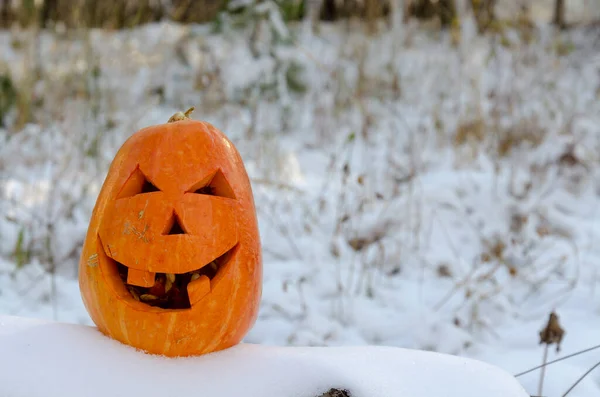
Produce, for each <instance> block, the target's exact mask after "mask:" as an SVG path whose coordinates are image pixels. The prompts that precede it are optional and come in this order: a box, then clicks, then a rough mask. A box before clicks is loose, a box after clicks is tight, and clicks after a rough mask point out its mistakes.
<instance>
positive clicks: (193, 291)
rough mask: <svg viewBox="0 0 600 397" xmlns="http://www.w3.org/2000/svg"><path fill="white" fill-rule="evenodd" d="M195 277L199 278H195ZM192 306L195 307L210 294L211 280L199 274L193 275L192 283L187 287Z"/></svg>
mask: <svg viewBox="0 0 600 397" xmlns="http://www.w3.org/2000/svg"><path fill="white" fill-rule="evenodd" d="M195 275H198V277H196V278H194V276H195ZM187 291H188V296H189V299H190V305H194V304H195V303H196V302H198V301H200V299H202V298H204V297H205V296H206V295H207V294H208V293H209V292H210V279H209V278H208V277H206V276H205V275H199V274H198V273H194V274H192V281H190V283H189V284H188V286H187Z"/></svg>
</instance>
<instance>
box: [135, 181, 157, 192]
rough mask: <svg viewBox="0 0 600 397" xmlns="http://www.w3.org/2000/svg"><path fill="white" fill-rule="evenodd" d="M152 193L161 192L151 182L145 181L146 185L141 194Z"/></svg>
mask: <svg viewBox="0 0 600 397" xmlns="http://www.w3.org/2000/svg"><path fill="white" fill-rule="evenodd" d="M152 192H160V190H158V188H157V187H156V186H154V185H153V184H152V182H150V181H149V180H147V179H146V180H145V181H144V185H143V186H142V191H141V192H140V193H152Z"/></svg>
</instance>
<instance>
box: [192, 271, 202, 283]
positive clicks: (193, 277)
mask: <svg viewBox="0 0 600 397" xmlns="http://www.w3.org/2000/svg"><path fill="white" fill-rule="evenodd" d="M199 278H200V273H197V272H194V273H192V280H191V281H194V280H198V279H199Z"/></svg>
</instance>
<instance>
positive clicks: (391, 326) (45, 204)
mask: <svg viewBox="0 0 600 397" xmlns="http://www.w3.org/2000/svg"><path fill="white" fill-rule="evenodd" d="M463 28H464V29H463V31H462V33H461V35H462V36H461V42H460V44H459V45H458V46H456V47H453V46H452V45H451V43H450V42H451V40H450V33H449V32H442V33H439V32H437V31H431V30H429V29H428V28H426V27H423V28H418V27H416V26H415V25H412V24H411V25H408V26H407V27H405V28H403V30H402V32H401V37H400V38H399V37H396V36H394V34H393V33H390V32H386V33H384V34H381V35H379V36H376V37H371V38H366V36H365V35H364V34H363V33H362V32H361V30H360V29H359V28H354V27H350V30H348V31H347V30H346V29H347V27H346V25H345V24H343V23H342V24H336V25H328V24H323V25H322V27H321V30H320V32H319V33H318V34H314V35H298V34H297V29H293V27H292V28H291V29H290V31H291V32H292V33H294V34H296V35H295V38H294V40H295V41H294V42H293V43H292V44H291V45H288V46H286V45H283V44H281V45H277V46H276V48H275V49H274V51H272V52H270V51H267V50H265V48H269V46H272V45H273V44H272V41H271V39H272V37H270V36H269V32H272V31H273V30H269V29H264V30H263V33H264V34H265V37H263V38H261V39H260V40H259V41H260V44H261V45H259V46H257V48H255V54H254V55H253V51H252V50H251V49H250V48H249V45H248V37H249V35H248V32H239V31H236V30H234V29H232V28H229V27H227V26H224V27H222V31H221V32H219V33H213V31H212V28H211V26H179V25H176V24H170V23H160V24H152V25H148V26H143V27H139V28H135V29H130V30H124V31H119V32H111V31H97V30H92V31H89V32H87V33H85V34H84V35H77V34H72V33H70V34H60V33H58V34H50V33H47V32H46V33H43V34H42V35H41V36H40V38H39V41H32V40H31V39H30V37H29V36H28V34H27V33H25V32H19V31H18V30H15V31H10V32H9V31H3V32H0V54H2V55H1V57H0V73H4V72H5V71H9V72H10V74H11V76H12V77H13V79H14V80H15V83H16V84H18V86H19V87H30V88H31V90H32V98H33V99H34V100H35V105H34V106H35V108H34V112H33V118H32V120H30V122H29V123H27V124H25V125H24V126H23V127H22V128H20V129H18V130H16V131H15V130H14V129H12V128H11V127H6V128H2V127H0V313H2V314H5V315H11V316H21V317H32V318H39V319H48V320H56V321H62V322H67V323H73V324H81V325H87V326H89V325H92V323H91V320H90V318H89V316H88V314H87V312H86V311H85V308H84V306H83V304H82V301H81V297H80V294H79V290H78V284H77V265H78V259H79V253H80V250H81V245H82V243H83V239H84V237H85V232H86V229H87V222H88V221H89V217H90V215H91V211H92V208H93V206H94V203H95V200H96V198H97V194H98V191H99V188H100V186H101V184H102V182H103V180H104V177H105V175H106V171H107V168H108V164H109V163H110V161H111V160H112V158H113V157H114V155H115V153H116V151H117V150H118V148H119V147H120V146H121V145H122V143H123V142H124V141H125V139H126V138H127V137H129V136H130V135H131V134H132V133H134V132H135V131H136V130H137V129H139V128H141V127H145V126H148V125H152V124H157V123H164V122H165V121H166V120H167V119H168V118H169V117H170V116H171V115H172V114H173V113H175V112H176V111H180V110H185V109H187V108H188V107H189V106H192V105H194V106H196V111H195V112H194V113H193V118H196V119H202V120H206V121H209V122H211V123H213V124H214V125H215V126H216V127H217V128H219V129H221V130H222V131H224V132H225V133H226V134H227V135H228V136H229V137H230V138H231V139H232V141H233V142H234V144H235V145H236V146H237V148H238V149H239V150H240V152H241V154H242V157H243V159H244V161H245V163H246V166H247V169H248V172H249V174H250V177H251V180H252V185H253V192H254V196H255V201H256V205H257V215H258V218H259V225H260V232H261V241H262V247H263V254H264V283H263V296H262V301H261V307H260V313H259V318H258V320H257V322H256V324H255V326H254V327H253V328H252V330H251V331H250V333H249V334H248V335H247V337H246V339H245V343H248V344H251V345H249V346H244V347H241V349H238V350H237V351H236V350H234V352H240V353H239V354H242V353H241V352H245V351H246V350H248V349H257V347H256V346H255V345H261V346H278V347H283V346H296V347H308V346H322V347H323V346H328V347H332V346H338V347H340V346H346V345H353V346H360V345H362V346H367V345H371V346H372V345H379V346H396V347H401V348H408V349H420V350H431V351H436V352H441V353H447V354H452V355H456V356H460V357H470V358H475V359H479V360H483V361H486V362H488V363H491V364H493V365H497V366H499V367H501V368H503V369H504V370H506V371H507V372H508V373H510V374H516V373H518V372H521V371H523V370H526V369H528V368H531V367H534V366H536V365H539V364H540V363H541V360H542V356H543V351H544V347H543V346H540V345H539V335H538V332H539V331H540V330H541V329H542V327H543V326H544V325H545V322H546V320H547V318H548V314H549V313H550V311H552V310H556V312H557V313H558V315H559V316H560V321H561V324H562V326H563V327H564V328H565V329H566V334H565V337H564V340H563V342H562V344H561V348H562V350H561V351H560V352H556V351H555V347H554V346H551V347H550V349H549V352H548V360H553V359H556V358H558V357H561V356H565V355H567V354H570V353H573V352H576V351H578V350H581V349H584V348H587V347H590V346H593V345H597V344H598V343H600V336H599V334H598V329H600V301H599V299H598V291H597V288H598V283H599V277H598V275H599V270H600V245H599V244H598V241H600V211H599V210H600V208H599V206H598V204H599V203H600V172H599V170H600V167H599V165H600V155H599V153H600V40H598V32H597V31H595V30H594V29H593V28H577V29H574V30H570V31H566V32H554V31H553V30H552V29H551V28H550V27H548V26H546V25H540V26H538V28H539V30H536V31H535V33H534V34H533V36H532V38H531V37H530V38H531V40H532V41H531V42H530V43H529V44H528V43H525V42H524V40H521V36H520V34H519V33H518V32H515V31H511V30H507V31H506V32H505V34H504V36H503V37H502V38H501V39H499V38H498V37H494V38H491V37H477V36H474V35H473V32H474V30H475V29H474V27H473V25H472V23H471V24H469V23H468V21H465V23H464V25H463ZM32 43H35V45H37V46H38V47H36V48H32V47H31V46H32V45H33V44H32ZM28 54H29V55H28ZM31 54H37V56H38V57H39V59H43V62H41V63H40V65H39V69H38V70H36V71H35V73H34V72H33V71H32V70H31V68H32V67H31V65H32V64H33V63H32V59H31V57H30V55H31ZM273 54H275V55H273ZM292 61H293V62H294V64H296V65H300V66H301V68H302V73H299V75H298V79H300V80H301V81H302V84H303V88H304V90H302V89H300V90H298V87H295V88H294V87H293V86H294V84H288V82H287V79H288V78H289V77H290V75H289V73H286V70H288V69H286V68H289V66H290V64H291V62H292ZM28 73H29V75H36V76H38V77H36V78H35V79H34V80H33V84H32V85H30V83H31V80H29V79H28V78H27V76H29V75H28ZM18 116H19V114H18V112H17V111H16V110H15V109H12V110H11V112H9V114H8V115H7V116H6V122H7V124H8V125H9V126H12V125H14V124H15V123H16V122H17V120H18ZM506 147H508V148H511V150H509V151H504V149H505V148H506ZM353 247H354V248H353ZM17 264H20V265H21V266H20V268H17ZM40 327H41V325H40ZM52 327H58V325H52V324H47V325H44V326H43V329H46V330H48V332H51V331H50V330H51V329H52ZM60 327H63V328H61V329H64V330H65V332H67V333H68V332H73V337H74V338H83V339H85V338H88V337H89V338H90V339H93V338H94V337H95V336H94V331H93V330H91V329H88V328H77V327H73V328H70V327H65V326H60ZM32 329H33V330H34V329H35V327H33V328H32ZM39 329H40V330H41V329H42V328H39ZM80 329H82V330H84V329H85V330H86V331H81V332H80V331H79V330H80ZM76 330H77V331H76ZM61 332H62V331H61ZM25 335H26V334H25ZM31 335H32V336H33V335H39V334H35V333H33V334H31ZM40 337H41V336H40ZM37 342H39V341H36V340H32V343H37ZM103 343H108V342H103ZM57 348H58V347H57ZM94 348H95V347H94ZM62 349H63V350H62V351H63V352H68V351H69V346H68V345H64V346H62ZM259 351H260V354H262V353H263V352H264V353H265V354H267V352H274V353H273V354H275V353H277V354H280V353H279V352H284V351H286V350H277V349H274V350H269V349H267V348H266V347H265V350H264V351H263V350H259ZM292 351H293V350H292ZM298 351H302V350H298ZM70 354H75V353H70ZM81 354H83V353H81ZM124 354H129V353H124ZM228 354H234V353H228ZM235 354H238V353H235ZM282 354H283V353H282ZM319 354H327V353H319ZM382 354H384V353H382ZM385 354H388V353H385ZM223 357H225V356H223ZM286 357H287V356H286ZM17 359H18V358H17V357H15V358H14V360H17ZM91 359H93V360H95V359H97V357H95V356H94V355H92V354H90V360H91ZM12 360H13V357H10V358H7V357H6V356H2V357H0V364H1V365H10V361H12ZM7 361H8V363H7ZM598 361H600V351H593V352H589V353H586V354H585V355H580V356H577V357H573V358H570V359H568V360H564V361H561V362H558V363H556V364H552V365H551V366H549V367H548V368H547V370H546V373H545V378H544V379H545V381H544V387H543V393H542V395H544V396H547V397H554V396H561V395H562V394H563V393H564V392H565V391H566V390H567V389H568V388H569V387H570V386H571V385H572V384H573V383H574V382H575V381H576V380H577V379H578V377H579V376H581V375H583V374H584V373H585V371H587V370H588V369H589V368H590V367H591V366H592V365H594V364H595V363H596V362H598ZM148 365H150V364H148ZM198 365H200V364H198ZM539 374H540V372H539V371H534V372H532V373H529V374H527V375H525V376H522V377H518V378H517V379H518V381H519V382H520V383H521V384H522V385H523V386H524V388H525V390H527V392H528V393H529V394H531V395H537V394H538V379H539ZM508 384H510V383H508ZM32 387H33V386H32ZM507 387H508V386H507ZM594 395H600V371H597V372H592V373H591V374H590V375H588V376H587V377H586V378H585V379H584V380H583V381H582V382H581V383H579V384H578V385H577V387H576V388H575V389H573V391H572V392H571V393H569V397H588V396H594Z"/></svg>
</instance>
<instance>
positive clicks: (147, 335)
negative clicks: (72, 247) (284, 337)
mask: <svg viewBox="0 0 600 397" xmlns="http://www.w3.org/2000/svg"><path fill="white" fill-rule="evenodd" d="M144 180H147V181H149V182H151V183H152V184H153V185H154V186H156V187H157V188H158V189H159V191H153V192H148V193H146V192H143V191H142V182H143V181H144ZM209 183H210V186H211V188H212V191H213V192H214V194H215V195H207V194H198V193H194V191H197V190H198V189H199V188H201V187H203V186H205V185H207V184H209ZM174 219H176V220H177V222H178V223H179V224H181V227H182V228H183V233H185V234H173V235H171V234H169V233H168V229H169V228H170V227H171V226H172V225H173V222H174ZM223 254H225V255H224V256H223ZM219 257H220V258H221V259H220V262H219V267H218V270H217V273H216V275H214V276H213V278H212V279H209V278H208V277H206V276H202V277H201V280H197V282H195V283H194V285H193V288H192V283H191V282H190V284H189V285H188V286H187V291H188V292H189V296H190V302H192V301H194V303H191V307H190V308H184V309H164V308H160V307H155V306H150V305H148V304H147V303H144V302H143V301H139V300H138V299H136V298H134V296H133V295H132V293H131V292H130V290H129V289H128V287H127V286H126V285H125V283H124V281H123V279H122V277H121V276H120V275H119V270H118V268H117V263H120V264H123V265H124V266H125V267H127V269H128V276H127V277H128V278H127V282H128V283H129V281H132V282H134V283H135V285H145V286H149V285H152V280H153V278H154V273H173V274H178V275H179V274H182V273H185V272H190V271H192V270H194V269H201V268H203V267H204V266H206V265H208V264H209V263H211V261H213V260H214V259H216V258H219ZM121 269H123V267H121ZM130 278H131V280H130ZM261 282H262V257H261V246H260V238H259V231H258V222H257V218H256V210H255V206H254V198H253V195H252V190H251V185H250V181H249V178H248V175H247V173H246V170H245V167H244V164H243V162H242V159H241V157H240V155H239V153H238V151H237V150H236V148H235V147H234V146H233V144H232V143H231V141H229V140H228V139H227V137H226V136H225V135H224V134H223V133H221V132H220V131H219V130H217V129H216V128H215V127H213V126H212V125H210V124H208V123H206V122H201V121H195V120H191V119H185V120H181V121H175V122H169V123H166V124H162V125H157V126H151V127H147V128H144V129H141V130H140V131H138V132H136V133H135V134H133V135H132V136H131V137H130V138H129V139H128V140H127V141H126V142H125V143H124V144H123V146H122V147H121V148H120V149H119V151H118V152H117V154H116V156H115V158H114V160H113V162H112V164H111V166H110V168H109V171H108V174H107V177H106V179H105V181H104V184H103V186H102V189H101V190H100V193H99V196H98V199H97V202H96V206H95V208H94V210H93V213H92V216H91V220H90V223H89V228H88V232H87V236H86V240H85V242H84V246H83V250H82V254H81V258H80V263H79V286H80V289H81V295H82V299H83V302H84V304H85V307H86V309H87V311H88V313H89V314H90V317H91V318H92V320H93V322H94V323H95V324H96V325H97V327H98V329H99V330H100V331H101V332H103V333H104V334H106V335H108V336H109V337H112V338H114V339H116V340H118V341H120V342H122V343H125V344H127V345H130V346H133V347H135V348H138V349H141V350H144V351H146V352H148V353H152V354H160V355H165V356H170V357H175V356H190V355H200V354H205V353H210V352H214V351H218V350H222V349H225V348H228V347H231V346H233V345H235V344H237V343H239V342H240V341H241V340H242V339H243V338H244V336H245V335H246V333H247V332H248V331H249V330H250V328H251V327H252V325H253V324H254V322H255V321H256V317H257V315H258V307H259V303H260V298H261ZM192 290H193V292H192Z"/></svg>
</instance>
